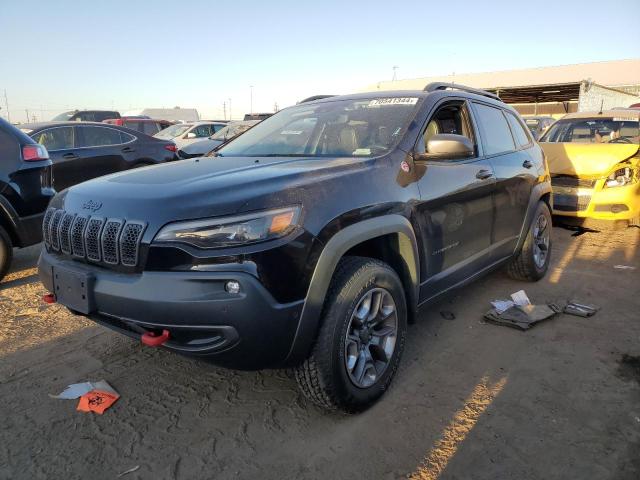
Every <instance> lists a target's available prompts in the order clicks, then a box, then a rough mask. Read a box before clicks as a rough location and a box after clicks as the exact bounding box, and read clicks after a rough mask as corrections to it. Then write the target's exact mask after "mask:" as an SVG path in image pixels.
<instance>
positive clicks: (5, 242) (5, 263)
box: [0, 227, 13, 281]
mask: <svg viewBox="0 0 640 480" xmlns="http://www.w3.org/2000/svg"><path fill="white" fill-rule="evenodd" d="M11 260H13V244H12V243H11V237H10V236H9V234H8V233H7V231H6V230H5V229H4V228H2V227H0V281H2V279H3V278H4V277H5V275H6V274H7V272H8V271H9V267H10V266H11Z"/></svg>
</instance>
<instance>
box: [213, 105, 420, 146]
mask: <svg viewBox="0 0 640 480" xmlns="http://www.w3.org/2000/svg"><path fill="white" fill-rule="evenodd" d="M417 103H418V97H409V98H376V99H366V100H365V99H363V100H338V101H329V102H324V103H320V104H317V105H305V104H302V105H297V106H295V107H291V108H287V109H284V110H281V111H280V112H278V113H277V114H275V115H273V116H272V117H269V118H268V119H266V120H264V121H262V122H261V123H259V124H258V125H256V126H255V127H253V128H252V129H251V130H249V131H248V132H246V133H244V134H243V135H240V136H239V137H237V138H235V139H234V140H233V141H231V142H229V143H228V144H227V145H226V146H224V147H222V148H221V149H220V150H218V154H219V155H223V156H249V157H260V156H307V157H320V156H326V157H337V156H340V157H356V156H358V157H359V156H362V157H367V156H374V155H381V154H384V153H387V152H388V151H389V150H391V148H392V147H393V146H395V144H396V143H397V142H398V141H399V140H400V138H401V137H402V134H403V133H404V130H405V129H406V127H407V125H408V124H409V121H410V120H411V118H412V116H413V112H414V110H415V109H416V104H417Z"/></svg>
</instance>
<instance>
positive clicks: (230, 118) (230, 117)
mask: <svg viewBox="0 0 640 480" xmlns="http://www.w3.org/2000/svg"><path fill="white" fill-rule="evenodd" d="M231 120H233V117H232V116H231V98H229V121H231Z"/></svg>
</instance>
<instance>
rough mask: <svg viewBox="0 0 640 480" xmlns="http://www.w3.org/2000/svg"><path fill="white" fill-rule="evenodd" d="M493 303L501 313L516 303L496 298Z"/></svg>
mask: <svg viewBox="0 0 640 480" xmlns="http://www.w3.org/2000/svg"><path fill="white" fill-rule="evenodd" d="M491 305H492V306H493V308H495V309H496V312H498V314H500V313H503V312H506V311H507V310H509V309H510V308H511V307H513V306H514V305H515V303H513V302H512V301H511V300H494V301H493V302H491Z"/></svg>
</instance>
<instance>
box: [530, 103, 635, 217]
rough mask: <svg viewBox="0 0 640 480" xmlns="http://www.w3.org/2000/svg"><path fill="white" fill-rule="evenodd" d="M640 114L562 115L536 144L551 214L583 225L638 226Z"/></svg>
mask: <svg viewBox="0 0 640 480" xmlns="http://www.w3.org/2000/svg"><path fill="white" fill-rule="evenodd" d="M639 127H640V110H634V109H620V110H609V111H604V112H581V113H572V114H569V115H566V116H564V117H563V118H562V119H561V120H558V121H557V122H555V123H554V124H553V125H552V126H551V127H550V128H549V130H547V132H546V133H545V134H544V135H543V137H542V138H541V139H540V146H541V147H542V149H543V150H544V153H545V155H546V157H547V161H548V163H549V170H550V172H551V185H552V188H553V214H554V215H557V216H562V219H561V220H562V221H563V222H564V223H570V224H574V225H582V226H587V227H588V226H596V227H603V226H605V227H606V226H620V225H624V226H627V225H640V181H639V180H640V152H639V150H640V131H639Z"/></svg>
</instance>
